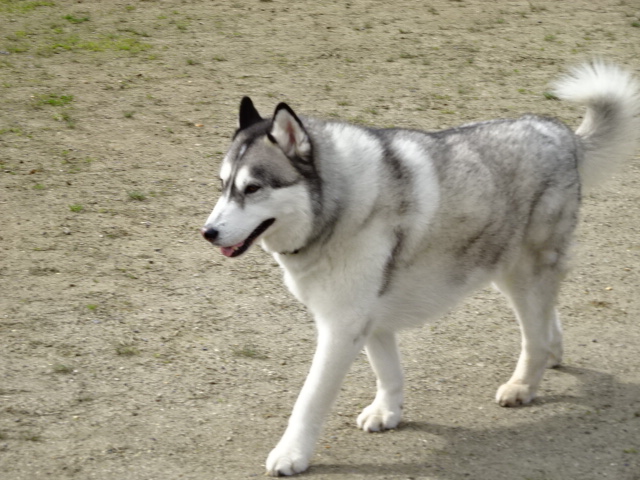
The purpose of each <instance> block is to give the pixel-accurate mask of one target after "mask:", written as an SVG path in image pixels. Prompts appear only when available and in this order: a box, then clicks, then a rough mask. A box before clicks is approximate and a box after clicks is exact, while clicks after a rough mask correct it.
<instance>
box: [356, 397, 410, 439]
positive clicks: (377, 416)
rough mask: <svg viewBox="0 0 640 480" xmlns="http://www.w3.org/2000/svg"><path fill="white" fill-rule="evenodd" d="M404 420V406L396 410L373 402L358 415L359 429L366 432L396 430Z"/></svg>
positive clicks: (399, 406)
mask: <svg viewBox="0 0 640 480" xmlns="http://www.w3.org/2000/svg"><path fill="white" fill-rule="evenodd" d="M401 418H402V406H401V405H398V406H396V407H394V408H389V407H388V406H384V405H380V404H377V403H376V402H373V403H372V404H371V405H369V406H368V407H367V408H365V409H364V410H363V411H362V413H361V414H360V415H358V428H361V429H363V430H364V431H365V432H379V431H380V430H388V429H391V428H396V427H397V426H398V424H399V423H400V419H401Z"/></svg>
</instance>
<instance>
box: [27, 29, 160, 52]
mask: <svg viewBox="0 0 640 480" xmlns="http://www.w3.org/2000/svg"><path fill="white" fill-rule="evenodd" d="M150 48H151V45H150V44H148V43H144V42H141V41H140V40H138V39H137V38H135V37H130V36H125V35H119V34H115V33H113V34H109V35H105V36H102V37H99V38H96V39H93V40H87V39H83V38H81V37H80V36H79V35H76V34H72V35H65V36H63V35H59V36H57V37H56V38H55V39H54V40H53V41H52V42H51V43H50V44H48V45H43V46H41V47H40V48H39V49H38V54H39V55H42V56H50V55H53V54H56V53H60V52H63V51H68V52H74V51H80V50H84V51H88V52H108V51H117V52H128V53H131V54H136V53H140V52H144V51H147V50H149V49H150Z"/></svg>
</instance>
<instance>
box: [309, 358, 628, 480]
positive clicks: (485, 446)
mask: <svg viewBox="0 0 640 480" xmlns="http://www.w3.org/2000/svg"><path fill="white" fill-rule="evenodd" d="M556 370H557V371H558V372H561V374H567V375H571V376H574V377H575V378H576V379H577V382H578V388H579V389H580V392H579V394H577V395H576V396H570V395H556V396H542V397H540V398H539V399H537V400H536V401H535V402H536V404H540V403H544V404H547V405H548V404H558V403H562V404H566V408H562V409H560V410H559V413H557V411H558V409H557V408H556V409H555V410H556V413H554V414H553V415H549V416H545V415H544V412H543V411H542V412H541V413H540V417H541V419H540V420H533V421H532V420H531V416H530V415H526V418H524V416H523V418H522V419H521V418H515V417H514V422H513V425H510V426H508V427H504V426H498V427H495V428H484V429H473V428H466V427H464V426H450V425H444V424H437V423H430V422H406V423H403V424H402V425H401V426H400V427H399V428H398V432H397V434H398V436H394V437H393V440H394V443H395V444H396V448H397V445H399V444H401V443H403V442H405V441H407V450H411V449H413V451H412V454H411V460H410V461H405V460H403V458H402V457H403V456H405V455H402V454H401V455H400V456H398V454H397V453H396V454H393V455H389V456H388V457H385V452H376V451H370V452H367V453H370V455H371V456H372V457H374V456H375V458H376V461H373V462H368V463H350V464H346V463H344V464H341V463H323V462H322V459H318V460H319V461H316V462H314V463H312V466H311V468H310V470H309V471H308V472H307V473H306V474H305V476H315V475H318V476H325V475H326V476H327V477H330V476H335V477H336V478H341V476H343V475H349V476H354V477H358V478H387V477H389V478H438V479H464V478H470V479H474V480H475V479H487V480H488V479H491V480H495V479H500V478H504V479H508V480H511V479H515V478H532V479H573V478H581V479H590V478H593V479H596V478H597V479H600V478H605V476H606V477H607V478H616V479H619V480H622V479H629V480H631V479H634V480H636V479H637V480H640V385H637V384H624V383H620V382H617V381H616V379H615V378H614V377H613V376H612V375H609V374H605V373H602V372H597V371H594V370H589V369H585V368H578V367H567V366H562V367H559V368H557V369H556ZM496 408H497V407H496ZM520 408H521V409H523V411H525V412H526V409H527V408H528V407H520ZM527 413H528V412H527ZM496 415H499V411H498V412H497V413H496ZM424 434H428V435H433V436H436V437H439V438H440V439H444V440H445V445H446V446H445V447H444V448H441V449H437V450H434V449H430V448H429V445H428V444H426V445H425V448H424V452H423V453H424V454H422V452H419V451H418V452H417V454H416V451H415V450H416V447H415V445H416V444H417V443H418V442H419V440H418V439H419V438H420V437H424ZM387 435H390V436H391V434H387ZM393 435H395V434H393ZM400 436H401V437H403V438H399V437H400ZM405 457H406V456H405ZM416 457H418V458H419V459H418V460H414V459H415V458H416ZM395 460H397V461H395ZM634 475H636V476H634Z"/></svg>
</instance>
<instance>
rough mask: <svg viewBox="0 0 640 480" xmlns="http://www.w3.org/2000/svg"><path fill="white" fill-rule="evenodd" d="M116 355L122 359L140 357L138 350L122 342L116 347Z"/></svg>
mask: <svg viewBox="0 0 640 480" xmlns="http://www.w3.org/2000/svg"><path fill="white" fill-rule="evenodd" d="M116 354H118V355H120V356H122V357H133V356H135V355H140V350H138V349H137V348H136V347H135V346H134V345H132V344H130V343H125V342H122V343H120V344H118V345H117V346H116Z"/></svg>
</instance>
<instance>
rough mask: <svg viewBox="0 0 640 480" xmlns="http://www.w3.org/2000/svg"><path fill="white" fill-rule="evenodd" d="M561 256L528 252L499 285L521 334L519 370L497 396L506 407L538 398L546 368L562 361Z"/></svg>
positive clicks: (501, 277)
mask: <svg viewBox="0 0 640 480" xmlns="http://www.w3.org/2000/svg"><path fill="white" fill-rule="evenodd" d="M560 255H561V254H560V253H558V252H553V251H544V252H539V251H538V252H531V251H529V252H527V253H526V254H524V255H522V257H521V258H520V259H519V261H518V262H516V264H515V266H514V267H512V268H511V269H510V270H509V271H508V272H505V273H504V274H503V275H501V276H500V277H499V278H498V279H496V282H495V283H496V285H497V286H498V288H499V289H500V290H501V291H502V292H503V293H504V294H505V295H506V296H507V298H508V299H509V300H510V302H511V305H512V306H513V308H514V310H515V312H516V316H517V319H518V322H519V324H520V328H521V333H522V351H521V353H520V358H519V359H518V364H517V366H516V369H515V371H514V373H513V375H512V376H511V378H510V379H509V381H508V382H507V383H505V384H504V385H502V386H501V387H500V388H499V389H498V392H497V394H496V401H497V402H498V403H499V404H500V405H502V406H504V407H512V406H516V405H522V404H527V403H529V402H530V401H531V400H533V398H535V395H536V391H537V390H538V386H539V385H540V382H541V381H542V376H543V374H544V370H545V367H554V366H557V365H558V364H559V363H560V361H561V359H562V330H561V327H560V321H559V319H558V314H557V312H556V308H555V304H556V299H557V296H558V289H559V286H560V281H561V279H562V277H563V275H564V271H563V268H562V264H563V262H562V259H560V258H559V256H560Z"/></svg>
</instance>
